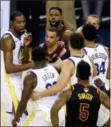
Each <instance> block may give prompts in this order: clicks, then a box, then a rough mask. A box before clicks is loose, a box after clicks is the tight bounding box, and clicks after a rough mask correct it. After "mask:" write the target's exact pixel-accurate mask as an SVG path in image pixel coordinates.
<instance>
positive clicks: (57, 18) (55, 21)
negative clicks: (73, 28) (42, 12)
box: [49, 9, 62, 27]
mask: <svg viewBox="0 0 111 127" xmlns="http://www.w3.org/2000/svg"><path fill="white" fill-rule="evenodd" d="M61 18H62V15H61V13H60V12H59V11H58V10H56V9H53V10H51V11H50V12H49V23H50V25H51V27H58V26H59V24H60V22H61Z"/></svg>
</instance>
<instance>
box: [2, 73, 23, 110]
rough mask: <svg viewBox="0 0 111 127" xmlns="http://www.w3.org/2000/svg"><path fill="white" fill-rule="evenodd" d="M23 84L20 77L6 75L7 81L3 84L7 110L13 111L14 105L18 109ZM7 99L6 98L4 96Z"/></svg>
mask: <svg viewBox="0 0 111 127" xmlns="http://www.w3.org/2000/svg"><path fill="white" fill-rule="evenodd" d="M21 86H22V84H21V78H20V77H10V75H7V74H6V75H5V82H4V85H3V90H4V92H3V93H4V96H5V97H6V98H7V99H6V100H7V101H6V112H12V107H13V106H14V109H15V110H16V109H17V106H18V101H19V100H20V99H21V94H22V89H21V88H22V87H21ZM4 99H5V98H4Z"/></svg>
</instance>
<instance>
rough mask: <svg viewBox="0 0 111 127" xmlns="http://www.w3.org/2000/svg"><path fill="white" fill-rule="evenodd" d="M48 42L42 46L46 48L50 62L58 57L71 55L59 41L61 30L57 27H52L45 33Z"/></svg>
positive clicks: (63, 57) (62, 57) (64, 57)
mask: <svg viewBox="0 0 111 127" xmlns="http://www.w3.org/2000/svg"><path fill="white" fill-rule="evenodd" d="M45 40H46V42H45V43H43V44H41V45H40V46H41V47H43V48H44V49H45V52H46V57H47V59H48V61H49V62H51V63H52V62H55V61H57V59H58V58H61V59H62V60H64V59H66V58H68V57H69V53H68V52H67V50H66V49H65V48H64V45H61V44H60V43H61V42H60V41H59V31H58V29H57V28H53V27H52V28H50V29H49V30H47V32H46V35H45Z"/></svg>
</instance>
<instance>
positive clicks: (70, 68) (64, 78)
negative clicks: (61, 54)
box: [32, 60, 75, 100]
mask: <svg viewBox="0 0 111 127" xmlns="http://www.w3.org/2000/svg"><path fill="white" fill-rule="evenodd" d="M74 71H75V68H74V64H73V63H72V62H71V61H69V60H65V61H64V62H63V63H62V68H61V73H60V77H59V80H58V83H57V84H56V85H54V86H53V87H51V88H49V89H47V90H45V91H42V92H39V93H33V94H32V99H33V100H36V99H38V98H42V97H47V96H51V95H53V94H56V93H58V92H60V91H61V90H62V89H63V88H65V86H66V85H67V83H68V82H69V80H70V78H71V76H72V75H73V73H74Z"/></svg>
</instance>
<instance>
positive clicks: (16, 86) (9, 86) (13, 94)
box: [1, 31, 23, 112]
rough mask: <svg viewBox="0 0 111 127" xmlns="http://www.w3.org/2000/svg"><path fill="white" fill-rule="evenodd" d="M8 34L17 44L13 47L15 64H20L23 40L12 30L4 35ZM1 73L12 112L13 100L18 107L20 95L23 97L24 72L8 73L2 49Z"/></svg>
mask: <svg viewBox="0 0 111 127" xmlns="http://www.w3.org/2000/svg"><path fill="white" fill-rule="evenodd" d="M6 34H10V35H11V37H12V38H13V40H14V43H15V46H14V49H13V64H16V65H20V64H22V62H21V61H20V60H19V51H20V48H21V45H22V43H23V42H21V40H20V39H18V38H17V37H15V36H14V35H13V33H12V32H11V31H7V32H5V33H4V35H3V36H4V37H5V35H6ZM1 75H2V81H1V82H2V83H1V84H3V87H6V88H5V91H4V92H5V93H6V94H8V100H9V103H8V104H7V109H6V110H7V111H8V112H11V111H12V101H13V102H14V107H15V108H17V104H18V100H20V97H21V92H22V91H21V89H22V87H21V86H22V85H21V83H22V82H21V76H22V73H21V72H18V73H11V74H7V73H6V70H5V63H4V56H3V51H2V50H1Z"/></svg>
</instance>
